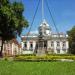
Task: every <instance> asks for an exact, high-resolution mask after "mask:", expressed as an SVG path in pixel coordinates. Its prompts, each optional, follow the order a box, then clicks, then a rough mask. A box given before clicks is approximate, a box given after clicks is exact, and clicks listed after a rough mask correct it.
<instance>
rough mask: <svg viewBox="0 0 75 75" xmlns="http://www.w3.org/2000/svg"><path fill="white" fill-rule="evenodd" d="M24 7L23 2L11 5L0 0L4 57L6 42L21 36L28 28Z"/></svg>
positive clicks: (0, 26)
mask: <svg viewBox="0 0 75 75" xmlns="http://www.w3.org/2000/svg"><path fill="white" fill-rule="evenodd" d="M23 11H24V7H23V4H22V3H21V2H13V3H11V2H10V1H9V0H0V37H1V38H2V46H1V51H0V55H1V56H2V50H3V44H4V41H8V40H11V39H13V38H16V36H17V35H19V36H20V34H21V32H22V30H23V28H24V27H28V21H27V20H26V19H25V18H24V17H23Z"/></svg>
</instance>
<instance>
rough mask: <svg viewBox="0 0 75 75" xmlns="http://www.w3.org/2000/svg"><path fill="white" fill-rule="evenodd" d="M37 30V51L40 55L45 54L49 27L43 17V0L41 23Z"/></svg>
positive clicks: (49, 33)
mask: <svg viewBox="0 0 75 75" xmlns="http://www.w3.org/2000/svg"><path fill="white" fill-rule="evenodd" d="M38 31H39V36H38V50H37V53H38V54H40V55H42V54H46V52H47V41H48V39H47V37H48V36H50V35H51V28H50V27H49V24H48V23H47V22H46V20H45V18H44V0H42V23H41V24H40V26H39V28H38Z"/></svg>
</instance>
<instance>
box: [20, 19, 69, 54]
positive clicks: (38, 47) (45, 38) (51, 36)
mask: <svg viewBox="0 0 75 75" xmlns="http://www.w3.org/2000/svg"><path fill="white" fill-rule="evenodd" d="M67 38H68V35H67V34H63V33H52V30H51V28H50V27H49V24H48V23H47V22H46V20H45V19H44V20H43V21H42V23H41V24H40V26H39V28H38V33H37V34H35V33H31V32H30V33H29V34H28V35H25V36H21V39H22V41H21V46H22V53H23V54H34V53H35V54H38V55H40V54H46V53H48V54H66V53H67V52H68V48H69V43H68V39H67Z"/></svg>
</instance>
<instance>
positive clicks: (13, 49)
mask: <svg viewBox="0 0 75 75" xmlns="http://www.w3.org/2000/svg"><path fill="white" fill-rule="evenodd" d="M11 50H12V55H13V53H14V43H12V49H11Z"/></svg>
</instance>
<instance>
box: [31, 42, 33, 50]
mask: <svg viewBox="0 0 75 75" xmlns="http://www.w3.org/2000/svg"><path fill="white" fill-rule="evenodd" d="M30 50H33V42H30Z"/></svg>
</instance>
